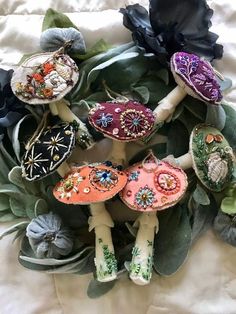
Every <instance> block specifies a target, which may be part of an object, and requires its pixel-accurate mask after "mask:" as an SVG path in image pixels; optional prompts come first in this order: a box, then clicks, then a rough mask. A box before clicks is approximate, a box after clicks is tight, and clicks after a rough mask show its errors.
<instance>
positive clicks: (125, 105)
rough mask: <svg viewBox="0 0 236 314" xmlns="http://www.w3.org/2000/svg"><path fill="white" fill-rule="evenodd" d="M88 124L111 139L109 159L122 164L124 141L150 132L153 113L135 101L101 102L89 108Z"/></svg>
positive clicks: (138, 137)
mask: <svg viewBox="0 0 236 314" xmlns="http://www.w3.org/2000/svg"><path fill="white" fill-rule="evenodd" d="M89 122H90V124H91V125H92V126H93V127H94V128H95V129H96V130H97V131H99V132H101V133H103V134H104V135H105V136H106V137H108V138H111V139H112V140H113V146H112V151H111V153H110V155H109V157H108V159H109V160H111V161H113V162H115V163H117V164H124V162H125V160H126V155H125V145H126V142H131V141H136V140H138V139H142V138H144V137H145V136H147V135H149V134H150V133H151V130H152V128H153V125H154V115H153V113H152V111H151V110H150V109H149V108H146V107H145V106H144V105H142V104H140V103H138V102H136V101H126V102H125V101H113V102H103V103H100V104H98V105H97V107H96V108H93V109H91V111H90V113H89Z"/></svg>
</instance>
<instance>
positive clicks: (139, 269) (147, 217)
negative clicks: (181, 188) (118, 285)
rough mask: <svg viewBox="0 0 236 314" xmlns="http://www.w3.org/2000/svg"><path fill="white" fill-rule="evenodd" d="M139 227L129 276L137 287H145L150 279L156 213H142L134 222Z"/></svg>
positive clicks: (156, 223) (156, 225) (156, 227)
mask: <svg viewBox="0 0 236 314" xmlns="http://www.w3.org/2000/svg"><path fill="white" fill-rule="evenodd" d="M137 224H138V225H139V230H138V233H137V236H136V241H135V246H134V248H133V251H132V261H131V263H130V273H129V276H130V278H131V279H132V281H133V282H134V283H136V284H137V285H147V284H148V283H149V282H150V279H151V277H152V264H153V242H154V235H155V231H156V232H157V231H158V219H157V216H156V212H150V213H143V214H141V215H140V216H139V217H138V219H137V220H136V222H135V225H137Z"/></svg>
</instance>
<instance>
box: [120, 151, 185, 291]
mask: <svg viewBox="0 0 236 314" xmlns="http://www.w3.org/2000/svg"><path fill="white" fill-rule="evenodd" d="M126 173H127V176H128V183H127V184H126V186H125V188H124V189H123V190H122V191H121V192H120V197H121V200H122V201H123V202H124V203H125V204H126V205H127V206H128V207H129V208H131V209H133V210H135V211H139V212H142V214H141V215H140V216H139V217H138V219H137V220H136V221H135V224H134V226H136V227H139V230H138V233H137V237H136V242H135V246H134V248H133V251H132V261H131V263H130V273H129V275H130V278H131V279H132V280H133V282H134V283H136V284H138V285H146V284H148V283H149V282H150V279H151V276H152V264H153V263H152V257H153V242H154V235H155V231H156V232H158V219H157V215H156V212H157V211H161V210H164V209H166V208H168V207H171V206H174V205H175V204H176V203H177V202H178V201H179V200H180V199H181V198H182V197H183V195H184V193H185V191H186V189H187V176H186V174H185V173H184V171H183V170H182V169H180V168H179V167H174V166H172V165H171V164H169V163H168V162H165V161H159V160H157V159H156V158H155V156H154V155H153V154H152V153H151V154H150V155H148V156H147V157H146V159H144V161H143V162H141V163H138V164H135V165H133V166H131V167H129V168H128V169H127V170H126Z"/></svg>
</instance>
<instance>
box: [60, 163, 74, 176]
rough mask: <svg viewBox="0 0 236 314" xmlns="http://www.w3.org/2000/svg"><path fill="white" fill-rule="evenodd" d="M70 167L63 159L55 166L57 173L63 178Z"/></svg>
mask: <svg viewBox="0 0 236 314" xmlns="http://www.w3.org/2000/svg"><path fill="white" fill-rule="evenodd" d="M70 170H71V169H70V167H69V165H68V163H67V162H66V161H64V162H63V163H62V164H61V165H60V166H59V167H58V168H57V173H58V174H59V176H61V177H62V178H64V177H65V176H66V174H67V173H68V172H70Z"/></svg>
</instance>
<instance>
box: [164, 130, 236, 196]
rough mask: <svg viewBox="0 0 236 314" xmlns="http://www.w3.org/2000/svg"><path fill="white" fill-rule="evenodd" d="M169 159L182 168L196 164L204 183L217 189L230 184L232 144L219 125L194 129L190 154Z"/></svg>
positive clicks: (207, 186)
mask: <svg viewBox="0 0 236 314" xmlns="http://www.w3.org/2000/svg"><path fill="white" fill-rule="evenodd" d="M166 160H169V161H170V162H172V163H174V164H176V165H178V166H179V167H181V168H182V169H188V168H191V167H192V168H193V169H194V171H195V173H196V175H197V177H198V179H199V180H200V181H201V183H202V184H203V185H204V186H205V187H206V188H207V189H209V190H211V191H213V192H220V191H222V190H223V189H224V188H226V187H227V186H228V184H229V183H230V180H231V176H232V173H233V161H234V155H233V150H232V148H231V147H230V146H229V143H228V142H227V140H226V139H225V137H224V136H223V134H222V133H221V132H220V131H219V130H218V129H216V128H214V127H212V126H209V125H204V124H199V125H197V126H196V127H195V128H194V129H193V131H192V133H191V136H190V145H189V152H188V153H187V154H185V155H182V156H180V157H178V158H174V157H173V156H168V157H167V158H166Z"/></svg>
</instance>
